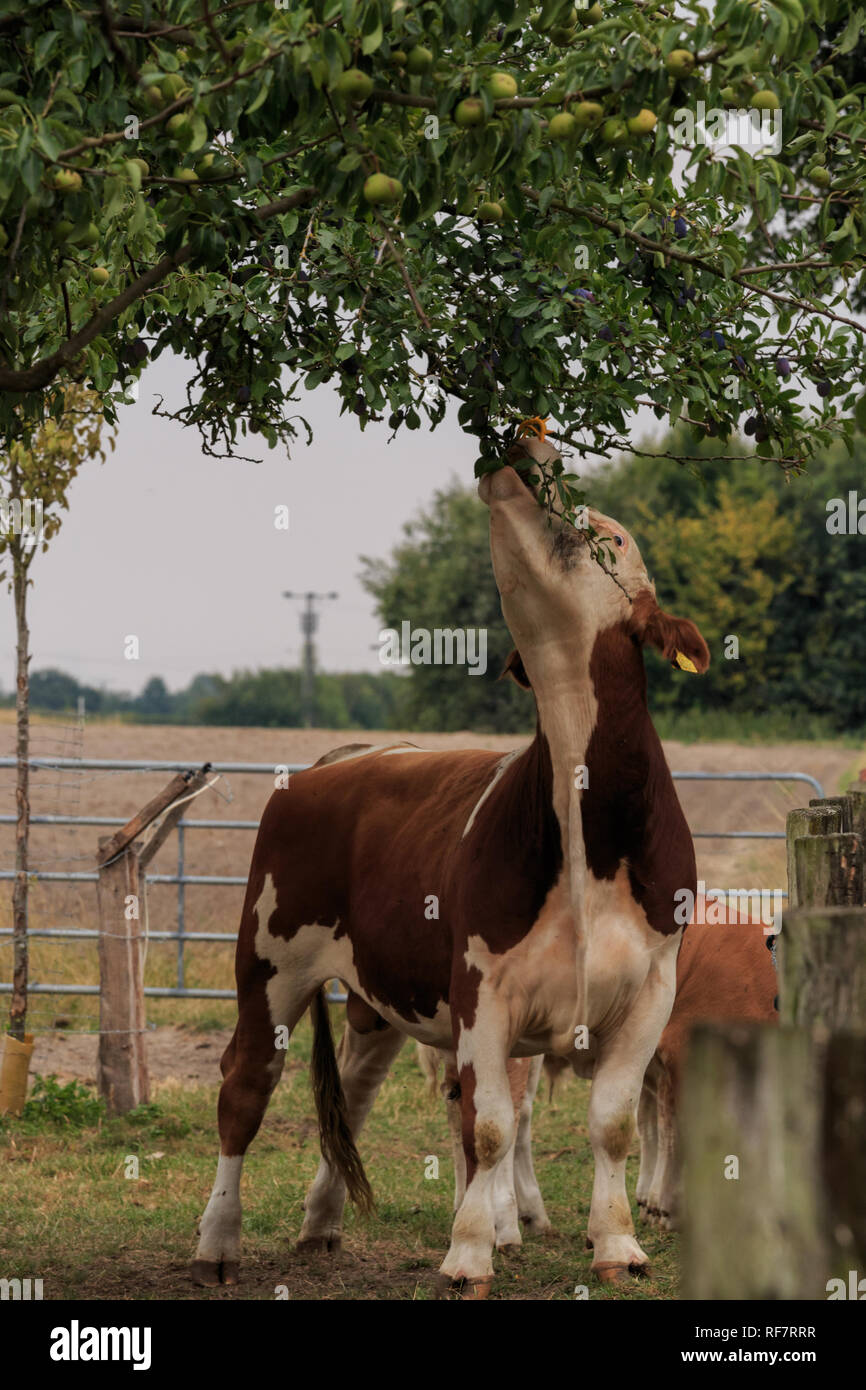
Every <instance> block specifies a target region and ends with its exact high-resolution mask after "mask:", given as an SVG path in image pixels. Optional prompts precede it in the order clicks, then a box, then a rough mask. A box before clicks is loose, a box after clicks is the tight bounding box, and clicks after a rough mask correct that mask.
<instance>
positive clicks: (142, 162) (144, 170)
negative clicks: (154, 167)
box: [126, 159, 150, 179]
mask: <svg viewBox="0 0 866 1390" xmlns="http://www.w3.org/2000/svg"><path fill="white" fill-rule="evenodd" d="M126 162H127V164H137V165H138V167H139V169H140V170H141V177H142V178H143V179H146V178H149V177H150V165H149V164H148V162H147V160H146V159H128V160H127V161H126Z"/></svg>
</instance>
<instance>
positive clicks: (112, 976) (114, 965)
mask: <svg viewBox="0 0 866 1390" xmlns="http://www.w3.org/2000/svg"><path fill="white" fill-rule="evenodd" d="M113 838H114V837H109V836H103V837H102V838H101V839H100V841H99V850H100V854H106V853H107V852H109V851H110V847H111V845H112V843H113ZM140 849H141V842H140V841H133V842H131V843H130V844H128V845H126V846H125V847H124V848H123V849H122V850H120V851H117V852H116V853H115V854H114V855H113V856H111V857H108V858H107V859H106V862H105V863H104V864H100V865H99V883H98V885H97V890H96V894H97V904H98V908H99V1060H98V1064H97V1079H98V1082H99V1090H100V1094H101V1095H103V1096H104V1097H105V1100H106V1102H107V1104H108V1109H109V1112H110V1114H112V1115H125V1114H126V1112H127V1111H128V1110H133V1109H134V1108H135V1107H136V1106H137V1105H142V1104H144V1102H145V1101H147V1100H149V1099H150V1082H149V1078H148V1072H147V1051H146V1045H145V1039H144V1032H145V1013H144V959H143V950H142V946H143V944H144V938H143V936H142V923H143V920H144V901H143V896H144V895H143V891H142V888H143V879H142V878H141V876H140V874H139V867H138V852H139V850H140Z"/></svg>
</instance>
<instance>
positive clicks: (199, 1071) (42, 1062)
mask: <svg viewBox="0 0 866 1390" xmlns="http://www.w3.org/2000/svg"><path fill="white" fill-rule="evenodd" d="M231 1035H232V1030H231V1029H230V1028H213V1029H209V1030H208V1032H207V1033H200V1032H197V1031H195V1030H194V1029H191V1028H184V1027H183V1026H180V1027H177V1028H175V1027H171V1028H152V1029H150V1030H149V1031H148V1034H147V1065H148V1070H149V1072H150V1077H151V1080H152V1081H168V1080H174V1081H180V1082H181V1083H182V1084H184V1085H186V1084H187V1083H191V1084H194V1085H206V1086H209V1085H218V1084H219V1082H220V1081H221V1080H222V1076H221V1074H220V1065H219V1064H220V1057H221V1056H222V1054H223V1052H224V1050H225V1048H226V1046H227V1045H228V1042H229V1039H230V1038H231ZM98 1041H99V1040H98V1037H97V1035H96V1034H95V1033H94V1034H91V1035H88V1034H85V1033H65V1032H64V1031H63V1030H62V1029H58V1030H57V1031H56V1032H54V1033H51V1034H48V1035H46V1036H43V1037H38V1038H37V1039H36V1045H35V1047H34V1049H33V1059H32V1062H31V1066H30V1070H31V1072H32V1073H33V1074H34V1075H43V1076H44V1075H48V1073H53V1074H54V1075H55V1076H57V1077H58V1079H59V1080H60V1081H71V1080H72V1079H73V1078H74V1079H75V1080H77V1081H83V1082H85V1083H86V1084H88V1085H91V1086H95V1085H96V1051H97V1045H98Z"/></svg>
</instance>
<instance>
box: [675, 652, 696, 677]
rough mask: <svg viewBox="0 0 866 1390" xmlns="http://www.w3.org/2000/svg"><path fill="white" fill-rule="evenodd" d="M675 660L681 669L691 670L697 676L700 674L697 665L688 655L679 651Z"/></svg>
mask: <svg viewBox="0 0 866 1390" xmlns="http://www.w3.org/2000/svg"><path fill="white" fill-rule="evenodd" d="M674 660H675V661H676V663H677V665H678V666H679V668H680V670H681V671H691V673H692V675H693V676H696V675H697V674H698V668H697V666H695V664H694V662H693V661H689V659H688V657H687V656H684V655H683V653H682V652H677V654H676V657H675V658H674Z"/></svg>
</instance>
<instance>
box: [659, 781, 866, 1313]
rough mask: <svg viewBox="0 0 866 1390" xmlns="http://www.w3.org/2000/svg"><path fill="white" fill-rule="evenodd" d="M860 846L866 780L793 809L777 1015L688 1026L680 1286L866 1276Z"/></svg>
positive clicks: (796, 1291) (752, 1295)
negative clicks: (770, 1020) (777, 1023)
mask: <svg viewBox="0 0 866 1390" xmlns="http://www.w3.org/2000/svg"><path fill="white" fill-rule="evenodd" d="M864 844H866V787H857V788H852V790H851V792H850V793H848V794H846V795H845V796H843V797H825V798H822V799H821V800H820V801H818V800H815V801H812V802H810V804H809V808H808V809H798V810H795V811H792V812H790V813H789V815H788V821H787V852H788V893H789V899H788V901H789V906H788V909H787V910H786V912H785V914H784V917H783V920H782V930H781V933H780V936H779V944H778V952H779V976H780V978H779V999H780V1010H781V1020H782V1026H781V1027H780V1028H778V1029H774V1028H772V1027H769V1026H767V1025H766V1024H763V1025H758V1024H753V1025H740V1024H732V1025H728V1026H727V1027H725V1026H723V1025H716V1026H715V1027H710V1026H704V1027H703V1028H701V1029H699V1030H695V1033H694V1034H693V1037H692V1041H691V1046H690V1051H689V1059H688V1064H687V1067H686V1074H685V1079H684V1087H683V1100H682V1107H681V1125H682V1137H683V1157H684V1176H685V1213H686V1224H685V1239H684V1277H685V1286H686V1297H690V1298H700V1299H733V1298H746V1299H768V1298H773V1299H777V1298H783V1299H803V1298H825V1297H826V1296H827V1292H828V1288H829V1287H830V1286H829V1285H828V1284H827V1274H828V1273H829V1272H830V1271H831V1270H832V1272H833V1273H834V1275H839V1276H840V1277H841V1278H842V1279H843V1283H844V1282H845V1281H846V1280H847V1279H848V1277H849V1276H850V1271H851V1270H856V1271H857V1273H858V1279H859V1278H860V1277H862V1276H863V1274H864V1273H866V1102H864V1096H866V908H864V888H866V885H864V862H863V859H864ZM735 1160H738V1164H736V1163H735V1162H734V1161H735ZM735 1171H736V1172H738V1176H736V1177H734V1176H732V1174H733V1173H734V1172H735ZM846 1287H847V1285H846Z"/></svg>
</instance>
